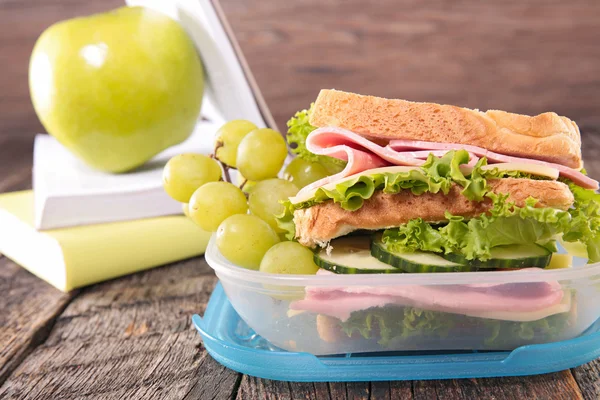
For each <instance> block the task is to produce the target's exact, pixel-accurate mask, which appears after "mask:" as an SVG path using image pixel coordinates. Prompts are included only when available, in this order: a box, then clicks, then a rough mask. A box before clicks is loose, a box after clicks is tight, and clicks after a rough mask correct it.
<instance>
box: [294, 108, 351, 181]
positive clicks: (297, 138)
mask: <svg viewBox="0 0 600 400" xmlns="http://www.w3.org/2000/svg"><path fill="white" fill-rule="evenodd" d="M313 105H314V103H313V104H311V105H310V108H309V109H308V110H302V111H298V112H297V113H296V114H295V115H294V116H293V117H292V118H290V120H289V121H288V122H287V126H288V132H287V142H288V145H289V147H290V149H291V150H292V152H293V153H294V154H296V155H297V156H298V157H300V158H302V159H303V160H306V161H310V162H318V163H321V164H322V165H323V166H324V167H325V169H326V170H327V172H328V173H329V174H332V175H333V174H336V173H338V172H340V171H341V170H343V169H344V166H345V165H346V162H345V161H343V160H339V159H337V158H333V157H328V156H319V155H317V154H313V153H311V152H310V151H308V149H307V148H306V138H307V137H308V135H309V134H310V133H311V132H312V131H314V130H315V129H317V128H316V127H314V126H312V125H311V124H310V122H309V117H310V112H311V110H312V107H313Z"/></svg>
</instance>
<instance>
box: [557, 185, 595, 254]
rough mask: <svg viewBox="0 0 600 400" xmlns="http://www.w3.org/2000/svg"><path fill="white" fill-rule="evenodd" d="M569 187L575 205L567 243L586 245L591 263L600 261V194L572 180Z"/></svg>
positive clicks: (565, 237) (564, 237)
mask: <svg viewBox="0 0 600 400" xmlns="http://www.w3.org/2000/svg"><path fill="white" fill-rule="evenodd" d="M563 181H564V182H565V183H566V184H567V185H568V186H569V189H570V190H571V192H572V193H573V197H574V198H575V203H574V204H573V207H572V208H571V209H569V213H570V214H571V224H570V227H569V231H568V232H566V233H565V235H564V236H563V240H565V241H567V242H575V241H580V242H582V243H584V244H585V245H586V248H587V253H588V259H589V262H598V261H600V194H598V193H596V192H594V191H593V190H590V189H584V188H582V187H581V186H578V185H576V184H575V183H573V182H572V181H570V180H566V179H565V180H563Z"/></svg>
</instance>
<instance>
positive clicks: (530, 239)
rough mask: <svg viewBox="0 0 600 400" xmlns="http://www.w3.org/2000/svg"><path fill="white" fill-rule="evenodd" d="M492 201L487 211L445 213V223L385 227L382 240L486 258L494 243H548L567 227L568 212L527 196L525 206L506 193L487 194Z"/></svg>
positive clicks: (395, 246)
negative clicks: (472, 215) (539, 205)
mask: <svg viewBox="0 0 600 400" xmlns="http://www.w3.org/2000/svg"><path fill="white" fill-rule="evenodd" d="M486 197H487V198H489V199H491V200H492V202H493V206H492V209H491V210H490V213H489V215H488V214H484V215H480V216H479V217H476V218H472V219H470V220H466V219H465V218H464V217H460V216H454V215H451V214H450V213H446V218H447V219H448V223H447V224H445V225H438V226H434V225H431V224H429V223H427V222H425V221H423V220H422V219H420V218H418V219H415V220H412V221H409V223H407V224H404V225H402V226H400V227H398V228H393V229H387V230H385V231H384V233H383V241H384V243H386V245H387V246H388V248H389V249H390V250H392V251H416V250H421V251H433V252H437V253H441V252H443V253H446V254H448V253H458V254H462V255H463V256H465V257H466V258H467V259H469V260H472V259H479V260H482V261H485V260H488V259H489V258H490V256H491V254H490V251H491V249H492V248H494V247H497V246H506V245H511V244H532V245H533V244H540V245H548V243H549V242H551V241H553V240H554V237H555V236H556V235H558V234H564V233H565V232H568V231H569V230H570V226H571V222H572V221H571V215H570V214H569V212H568V211H562V210H558V209H554V208H535V203H536V201H535V200H534V199H531V198H530V199H528V200H527V201H526V205H525V206H524V207H517V206H515V204H514V203H513V202H509V201H507V198H508V195H496V194H494V193H488V194H486Z"/></svg>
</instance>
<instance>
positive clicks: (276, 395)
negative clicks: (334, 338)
mask: <svg viewBox="0 0 600 400" xmlns="http://www.w3.org/2000/svg"><path fill="white" fill-rule="evenodd" d="M237 398H238V399H240V400H241V399H253V400H254V399H263V400H266V399H297V398H300V399H314V398H317V399H334V400H338V399H340V400H341V399H344V400H351V399H356V400H358V399H361V400H368V399H390V400H391V399H407V400H409V399H414V400H431V399H440V400H470V399H488V398H489V399H497V400H520V399H540V400H545V399H550V398H552V399H564V400H571V399H582V398H583V397H582V394H581V391H580V390H579V388H578V386H577V383H576V382H575V380H574V379H573V376H572V375H571V374H570V373H569V371H563V372H558V373H555V374H545V375H537V376H531V377H513V378H492V379H460V380H432V381H413V382H411V381H397V382H348V383H327V384H326V383H315V384H312V383H296V382H277V381H270V380H267V379H257V378H254V377H248V376H244V377H243V379H242V383H241V385H240V390H239V392H238V397H237Z"/></svg>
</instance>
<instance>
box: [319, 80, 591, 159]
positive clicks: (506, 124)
mask: <svg viewBox="0 0 600 400" xmlns="http://www.w3.org/2000/svg"><path fill="white" fill-rule="evenodd" d="M310 123H311V125H314V126H316V127H324V126H337V127H340V128H345V129H348V130H351V131H353V132H355V133H358V134H360V135H362V136H366V137H369V138H377V139H387V140H392V139H410V140H424V141H428V142H443V143H459V144H470V145H474V146H479V147H483V148H485V149H487V150H491V151H494V152H497V153H502V154H507V155H512V156H517V157H524V158H533V159H538V160H543V161H549V162H553V163H557V164H562V165H565V166H567V167H571V168H575V169H580V168H581V167H582V165H583V164H582V161H581V137H580V133H579V128H578V127H577V124H576V123H575V122H573V121H571V120H570V119H569V118H566V117H561V116H559V115H557V114H555V113H553V112H547V113H543V114H539V115H536V116H534V117H530V116H526V115H520V114H511V113H508V112H504V111H494V110H491V111H486V112H482V111H478V110H471V109H468V108H460V107H455V106H449V105H440V104H435V103H416V102H411V101H406V100H390V99H384V98H380V97H374V96H363V95H359V94H354V93H347V92H341V91H337V90H325V89H324V90H321V92H320V93H319V97H317V100H316V102H315V105H314V107H313V111H312V113H311V115H310Z"/></svg>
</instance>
